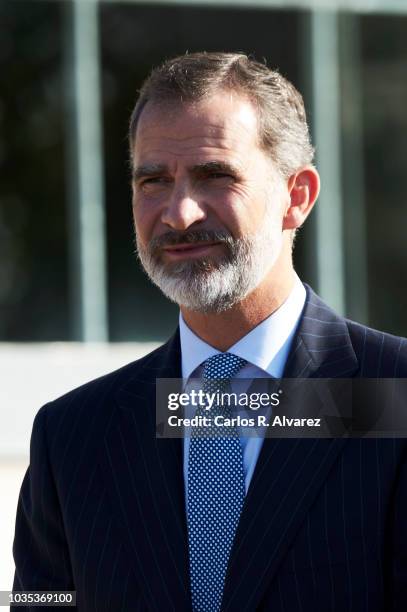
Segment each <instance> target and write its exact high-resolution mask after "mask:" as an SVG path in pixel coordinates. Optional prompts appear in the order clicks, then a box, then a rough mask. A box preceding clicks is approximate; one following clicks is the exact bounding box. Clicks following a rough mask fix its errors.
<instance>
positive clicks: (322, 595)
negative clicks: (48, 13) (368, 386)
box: [14, 288, 407, 612]
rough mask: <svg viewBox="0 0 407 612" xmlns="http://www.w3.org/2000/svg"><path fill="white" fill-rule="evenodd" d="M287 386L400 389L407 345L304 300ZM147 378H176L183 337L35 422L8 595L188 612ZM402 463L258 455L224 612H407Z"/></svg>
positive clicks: (319, 452) (395, 447)
mask: <svg viewBox="0 0 407 612" xmlns="http://www.w3.org/2000/svg"><path fill="white" fill-rule="evenodd" d="M285 376H286V377H290V378H297V377H341V376H343V377H350V376H357V377H369V378H372V377H407V344H406V341H405V340H403V339H401V338H396V337H394V336H390V335H387V334H384V333H382V332H378V331H375V330H371V329H368V328H366V327H363V326H361V325H358V324H356V323H353V322H351V321H346V320H344V319H342V318H340V317H338V316H337V315H335V313H333V312H332V311H331V310H330V309H329V308H328V307H327V306H326V305H325V304H323V303H322V302H321V301H320V300H319V298H318V297H317V296H316V295H315V294H314V293H313V292H312V291H311V290H310V289H309V288H307V302H306V305H305V308H304V313H303V317H302V320H301V323H300V326H299V329H298V331H297V334H296V337H295V339H294V342H293V347H292V350H291V353H290V356H289V359H288V362H287V365H286V371H285ZM158 377H160V378H172V377H177V378H180V377H181V372H180V347H179V338H178V334H175V335H174V337H173V338H171V340H170V341H169V342H168V343H167V344H165V345H164V346H163V347H161V348H159V349H158V350H156V351H154V352H153V353H151V354H150V355H148V356H147V357H145V358H143V359H141V360H139V361H137V362H135V363H132V364H129V365H128V366H126V367H124V368H122V369H120V370H118V371H116V372H113V373H112V374H109V375H107V376H104V377H102V378H100V379H98V380H96V381H93V382H91V383H89V384H87V385H84V386H83V387H80V388H79V389H76V390H74V391H72V392H71V393H69V394H67V395H65V396H64V397H62V398H60V399H59V400H57V401H55V402H53V403H52V404H49V405H46V406H44V407H43V408H42V409H41V410H40V412H39V413H38V415H37V417H36V419H35V422H34V427H33V434H32V443H31V461H30V469H29V472H28V474H27V475H26V478H25V479H24V482H23V485H22V490H21V495H20V500H19V507H18V513H17V522H16V537H15V543H14V555H15V560H16V577H15V588H16V589H25V590H28V589H31V590H34V589H36V590H46V589H53V590H57V589H69V590H73V589H75V590H76V591H77V601H78V609H79V610H81V611H83V612H85V611H86V612H90V611H92V612H93V611H97V612H103V611H105V610H106V611H107V610H110V611H112V612H118V611H120V610H123V611H126V612H127V611H129V612H132V611H133V610H144V611H147V610H157V611H160V612H162V611H170V610H174V611H177V612H178V611H180V612H182V611H186V610H191V603H190V591H189V569H188V564H187V559H188V551H187V534H186V521H185V507H184V489H183V475H182V455H181V451H182V445H181V441H180V440H157V439H156V438H155V414H154V405H155V379H156V378H158ZM406 455H407V450H406V442H405V441H404V440H370V439H369V440H368V439H366V440H348V441H346V440H329V439H323V440H312V439H290V440H287V439H285V440H284V439H280V440H278V439H267V440H265V441H264V445H263V448H262V451H261V454H260V456H259V460H258V462H257V466H256V470H255V473H254V475H253V479H252V482H251V485H250V488H249V491H248V494H247V497H246V500H245V504H244V508H243V512H242V515H241V519H240V522H239V526H238V531H237V535H236V539H235V542H234V545H233V549H232V552H231V556H230V560H229V567H228V573H227V577H226V583H225V591H224V600H223V606H222V609H223V611H224V612H226V611H238V610H239V612H240V611H244V610H246V611H254V610H266V611H270V612H311V611H312V612H334V611H335V612H345V611H346V612H349V611H354V612H379V611H387V610H394V611H396V612H401V611H405V610H407V526H406V519H405V517H406V516H407V491H406V487H407V457H406ZM19 609H20V610H24V608H19ZM32 609H33V610H35V608H32ZM39 609H40V608H38V610H39Z"/></svg>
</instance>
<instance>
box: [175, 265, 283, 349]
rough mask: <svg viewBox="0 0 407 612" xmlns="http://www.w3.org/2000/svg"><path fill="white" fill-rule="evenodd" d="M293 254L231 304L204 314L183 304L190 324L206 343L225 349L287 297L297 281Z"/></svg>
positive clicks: (273, 310)
mask: <svg viewBox="0 0 407 612" xmlns="http://www.w3.org/2000/svg"><path fill="white" fill-rule="evenodd" d="M294 279H295V273H294V268H293V266H292V261H291V257H289V258H284V259H283V258H281V261H280V260H277V262H276V264H275V265H274V266H273V268H272V269H271V270H270V272H269V273H268V274H267V276H266V277H265V279H264V280H263V281H262V283H261V284H260V285H259V286H258V287H256V289H254V291H252V292H251V293H250V294H249V295H248V296H246V297H245V298H244V299H243V300H242V301H241V302H239V303H238V304H236V305H235V306H233V307H232V308H230V309H228V310H226V311H225V312H221V313H217V314H214V313H209V314H203V313H200V312H195V311H192V310H188V309H187V308H185V307H184V306H181V312H182V316H183V319H184V321H185V323H186V324H187V325H188V327H189V328H190V329H191V330H192V331H193V332H194V333H195V334H196V335H197V336H199V337H200V338H201V339H202V340H204V341H205V342H206V343H207V344H210V345H211V346H213V347H214V348H216V349H218V350H219V351H222V352H225V351H227V350H228V349H229V348H230V347H231V346H233V345H234V344H235V343H236V342H237V341H238V340H240V339H241V338H243V336H246V334H248V333H249V332H250V331H251V330H252V329H254V328H255V327H256V326H257V325H259V324H260V323H261V322H262V321H264V320H265V319H267V317H269V316H270V315H271V314H272V313H273V312H275V311H276V310H277V309H278V308H280V306H281V305H282V304H283V303H284V302H285V301H286V299H287V298H288V296H289V295H290V293H291V290H292V288H293V285H294Z"/></svg>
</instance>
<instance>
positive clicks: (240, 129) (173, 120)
mask: <svg viewBox="0 0 407 612" xmlns="http://www.w3.org/2000/svg"><path fill="white" fill-rule="evenodd" d="M134 144H135V147H134V153H135V155H136V154H137V151H138V152H140V150H143V149H144V150H145V148H147V149H148V150H150V151H151V150H152V149H156V150H157V149H162V148H163V147H164V148H165V149H167V148H168V149H170V150H171V151H169V152H175V151H173V149H175V150H176V152H177V154H181V155H182V154H188V153H190V152H191V151H192V149H194V148H198V149H204V148H205V147H209V148H211V149H212V150H213V149H221V150H222V149H223V150H231V151H233V150H239V149H242V147H243V146H244V145H249V144H250V145H252V146H255V145H258V119H257V113H256V110H255V108H254V106H253V105H252V104H251V102H249V101H248V100H247V99H245V98H242V97H239V96H238V97H236V96H230V95H225V94H217V95H216V96H213V97H211V98H208V99H206V100H204V101H201V102H199V103H196V104H188V105H182V106H181V107H180V106H175V105H174V104H171V105H170V106H169V107H167V106H166V107H164V106H163V105H161V104H159V105H157V104H152V105H151V106H150V107H149V106H148V105H147V106H146V108H144V110H143V112H142V114H141V116H140V120H139V125H138V129H137V133H136V138H135V143H134Z"/></svg>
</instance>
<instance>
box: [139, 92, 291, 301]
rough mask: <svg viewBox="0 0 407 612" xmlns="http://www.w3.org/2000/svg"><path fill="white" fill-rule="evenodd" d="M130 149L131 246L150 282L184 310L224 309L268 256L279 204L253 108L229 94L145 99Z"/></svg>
mask: <svg viewBox="0 0 407 612" xmlns="http://www.w3.org/2000/svg"><path fill="white" fill-rule="evenodd" d="M133 147H134V148H133V213H134V223H135V230H136V240H137V248H138V253H139V257H140V260H141V262H142V264H143V266H144V268H145V269H146V271H147V273H148V275H149V276H150V278H151V280H152V281H153V282H154V283H155V284H157V285H158V286H159V287H160V288H161V290H162V291H163V292H164V293H165V294H166V295H167V297H169V298H170V299H172V300H173V301H175V302H177V303H178V304H180V305H184V306H185V307H186V308H190V309H191V310H196V311H201V312H219V311H222V310H225V309H227V308H230V307H231V306H232V305H234V304H235V303H237V302H238V301H240V300H242V299H243V298H244V297H245V296H246V295H247V294H248V293H250V291H251V290H253V289H254V288H255V287H256V286H257V285H258V284H259V283H260V282H261V281H262V280H263V279H264V277H265V275H266V274H267V272H268V271H269V270H270V269H271V267H272V266H273V264H274V263H275V261H276V258H277V257H278V255H279V253H280V249H281V245H282V219H283V215H284V211H285V208H286V205H287V202H288V193H287V189H286V188H285V184H284V182H283V181H282V179H280V178H279V177H278V175H277V173H276V171H275V169H273V168H272V165H271V162H270V159H269V158H268V157H267V156H266V154H265V153H264V152H263V150H262V149H261V148H260V147H259V143H258V124H257V115H256V111H255V109H254V107H253V105H252V104H251V103H250V102H249V101H247V100H246V99H244V98H242V97H239V96H237V95H235V94H231V93H229V92H222V93H218V94H216V95H214V96H212V97H210V98H208V99H206V100H204V101H202V102H200V103H199V104H195V105H188V106H181V107H177V108H175V107H166V108H165V107H164V108H163V107H160V106H157V105H151V104H150V105H149V104H147V106H146V107H145V109H144V110H143V111H142V114H141V117H140V120H139V123H138V127H137V133H136V138H135V142H134V143H133Z"/></svg>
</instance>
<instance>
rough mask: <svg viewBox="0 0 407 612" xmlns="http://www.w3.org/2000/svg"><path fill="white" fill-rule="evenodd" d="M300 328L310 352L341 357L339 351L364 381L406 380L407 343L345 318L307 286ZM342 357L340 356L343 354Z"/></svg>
mask: <svg viewBox="0 0 407 612" xmlns="http://www.w3.org/2000/svg"><path fill="white" fill-rule="evenodd" d="M305 288H306V291H307V298H306V302H305V305H304V310H303V313H302V318H301V322H300V326H299V334H300V335H302V338H303V340H304V342H305V343H306V344H307V346H308V348H309V349H310V352H311V353H312V352H313V351H315V350H316V351H318V352H317V355H320V354H322V356H323V357H320V358H321V359H327V353H326V351H330V352H331V356H330V358H331V359H332V360H334V359H338V358H341V354H340V351H342V352H343V353H345V355H346V358H347V359H349V357H350V354H352V359H353V361H354V363H355V365H356V362H357V371H358V373H357V374H356V375H358V376H363V377H364V378H369V377H371V378H377V377H380V378H393V377H397V378H407V340H406V338H402V337H400V336H394V335H392V334H389V333H386V332H384V331H380V330H377V329H373V328H371V327H367V326H366V325H362V324H360V323H357V322H356V321H352V320H350V319H346V318H344V317H342V316H340V315H339V314H338V313H336V312H335V311H334V310H333V309H332V308H330V307H329V306H328V305H327V304H326V303H325V302H324V301H323V300H322V299H321V298H320V297H319V296H318V295H317V294H316V293H315V292H314V291H313V290H312V289H311V287H309V286H308V285H305ZM342 358H343V355H342Z"/></svg>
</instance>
